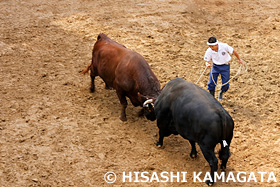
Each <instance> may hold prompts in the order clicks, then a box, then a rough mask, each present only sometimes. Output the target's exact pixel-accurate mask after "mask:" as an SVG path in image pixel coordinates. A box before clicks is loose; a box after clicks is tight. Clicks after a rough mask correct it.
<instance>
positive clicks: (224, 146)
mask: <svg viewBox="0 0 280 187" xmlns="http://www.w3.org/2000/svg"><path fill="white" fill-rule="evenodd" d="M226 116H227V114H226V112H225V111H224V110H222V113H221V115H220V117H221V119H222V141H221V150H220V151H219V159H220V160H222V164H221V169H222V170H225V169H226V164H227V161H228V159H229V157H230V151H229V145H230V143H231V138H232V137H231V136H230V137H228V133H227V130H229V129H227V128H229V126H228V125H229V124H228V119H227V117H226Z"/></svg>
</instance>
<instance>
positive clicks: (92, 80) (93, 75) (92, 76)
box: [90, 71, 96, 93]
mask: <svg viewBox="0 0 280 187" xmlns="http://www.w3.org/2000/svg"><path fill="white" fill-rule="evenodd" d="M95 77H96V75H95V74H94V72H92V71H91V72H90V78H91V86H90V92H92V93H93V92H94V91H95V84H94V79H95Z"/></svg>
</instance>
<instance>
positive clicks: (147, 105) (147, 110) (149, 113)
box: [143, 99, 156, 121]
mask: <svg viewBox="0 0 280 187" xmlns="http://www.w3.org/2000/svg"><path fill="white" fill-rule="evenodd" d="M143 109H144V115H145V116H146V118H147V119H148V120H151V121H155V120H156V113H155V109H154V99H148V100H146V101H145V102H144V103H143Z"/></svg>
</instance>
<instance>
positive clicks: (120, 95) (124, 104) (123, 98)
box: [117, 89, 127, 121]
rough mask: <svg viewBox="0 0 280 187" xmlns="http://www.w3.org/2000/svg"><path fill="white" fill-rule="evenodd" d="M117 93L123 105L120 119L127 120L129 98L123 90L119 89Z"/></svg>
mask: <svg viewBox="0 0 280 187" xmlns="http://www.w3.org/2000/svg"><path fill="white" fill-rule="evenodd" d="M117 95H118V97H119V100H120V103H121V105H122V111H121V116H120V120H122V121H126V120H127V119H126V113H125V110H126V107H127V100H126V98H125V94H124V93H123V92H122V91H120V90H118V89H117Z"/></svg>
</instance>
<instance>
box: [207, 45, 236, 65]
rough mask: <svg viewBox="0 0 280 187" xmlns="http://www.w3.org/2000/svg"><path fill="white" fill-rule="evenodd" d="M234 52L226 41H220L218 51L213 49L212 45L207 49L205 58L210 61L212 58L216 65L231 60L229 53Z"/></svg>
mask: <svg viewBox="0 0 280 187" xmlns="http://www.w3.org/2000/svg"><path fill="white" fill-rule="evenodd" d="M229 53H230V54H232V53H233V48H232V47H231V46H229V45H228V44H226V43H218V52H216V51H213V50H212V49H211V48H210V47H209V48H208V49H207V50H206V52H205V55H204V60H205V61H207V62H209V61H210V60H211V59H212V61H213V63H214V64H216V65H223V64H226V63H228V62H229V61H230V60H231V56H230V55H229Z"/></svg>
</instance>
